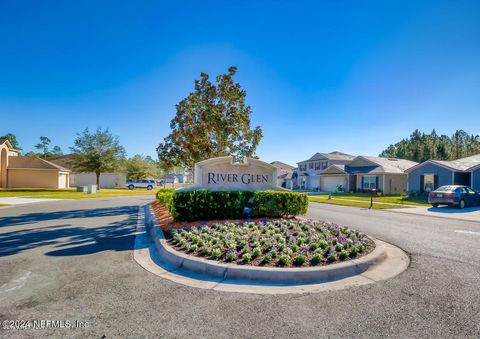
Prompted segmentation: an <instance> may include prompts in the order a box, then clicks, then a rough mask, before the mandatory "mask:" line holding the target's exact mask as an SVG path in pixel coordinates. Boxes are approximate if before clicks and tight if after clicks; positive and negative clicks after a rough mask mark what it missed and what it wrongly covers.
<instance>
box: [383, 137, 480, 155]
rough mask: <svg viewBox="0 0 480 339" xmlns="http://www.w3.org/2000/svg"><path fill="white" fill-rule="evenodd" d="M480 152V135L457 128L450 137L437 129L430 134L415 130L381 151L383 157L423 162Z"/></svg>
mask: <svg viewBox="0 0 480 339" xmlns="http://www.w3.org/2000/svg"><path fill="white" fill-rule="evenodd" d="M479 153H480V136H479V135H478V134H477V135H475V134H468V133H467V132H465V131H464V130H457V131H455V133H454V134H453V135H452V136H451V137H449V136H447V135H438V134H437V132H436V131H435V129H434V130H433V131H432V132H431V133H430V134H425V133H422V132H420V131H419V130H418V129H417V130H415V131H414V132H413V133H412V134H411V135H410V137H409V138H407V139H403V140H401V141H399V142H397V143H396V144H394V145H390V146H388V147H387V149H385V150H383V151H382V153H380V156H381V157H388V158H400V159H408V160H413V161H417V162H423V161H426V160H428V159H436V160H455V159H459V158H464V157H468V156H471V155H475V154H479Z"/></svg>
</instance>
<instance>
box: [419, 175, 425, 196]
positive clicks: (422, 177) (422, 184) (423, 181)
mask: <svg viewBox="0 0 480 339" xmlns="http://www.w3.org/2000/svg"><path fill="white" fill-rule="evenodd" d="M424 186H425V176H424V175H423V174H422V175H421V176H420V192H422V193H423V191H424Z"/></svg>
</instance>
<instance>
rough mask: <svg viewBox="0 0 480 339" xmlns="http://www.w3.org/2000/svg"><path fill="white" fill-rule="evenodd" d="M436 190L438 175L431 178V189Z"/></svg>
mask: <svg viewBox="0 0 480 339" xmlns="http://www.w3.org/2000/svg"><path fill="white" fill-rule="evenodd" d="M437 188H438V174H435V175H434V176H433V189H434V190H436V189H437Z"/></svg>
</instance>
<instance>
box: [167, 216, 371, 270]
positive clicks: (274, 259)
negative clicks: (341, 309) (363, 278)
mask: <svg viewBox="0 0 480 339" xmlns="http://www.w3.org/2000/svg"><path fill="white" fill-rule="evenodd" d="M167 238H168V242H169V244H170V245H172V246H173V247H174V248H175V249H177V250H179V251H183V252H186V253H188V254H190V255H195V256H201V257H205V258H207V259H212V260H217V261H222V262H227V263H237V264H249V265H256V266H286V267H288V266H307V265H327V264H331V263H335V262H338V261H345V260H350V259H352V258H356V257H358V256H362V255H365V254H367V253H369V252H371V251H372V250H373V248H374V247H375V245H374V243H373V241H371V240H370V239H369V238H368V237H367V236H366V235H365V234H364V233H361V232H359V231H356V230H351V229H349V228H348V227H340V226H338V225H336V224H333V223H327V222H323V221H313V220H299V219H274V220H262V221H256V222H254V221H252V222H248V221H247V222H239V223H233V222H225V223H215V224H213V225H210V226H207V225H203V226H200V227H184V228H182V229H172V230H170V231H169V232H167Z"/></svg>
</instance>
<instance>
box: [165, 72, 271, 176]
mask: <svg viewBox="0 0 480 339" xmlns="http://www.w3.org/2000/svg"><path fill="white" fill-rule="evenodd" d="M236 72H237V68H236V67H230V68H229V69H228V73H226V74H222V75H219V76H217V77H216V83H212V82H211V81H210V80H209V76H208V74H206V73H201V74H200V80H195V87H194V91H193V92H191V93H190V94H189V95H188V96H187V97H186V98H185V99H183V100H182V101H180V103H179V104H177V106H176V109H177V112H176V115H175V117H174V118H173V120H172V121H171V122H170V128H171V129H172V131H171V133H170V135H168V136H167V137H166V138H165V139H164V141H163V143H160V144H159V146H158V148H157V152H158V158H159V159H160V162H161V163H162V166H163V167H164V168H173V167H175V166H180V167H183V168H186V169H187V170H190V171H191V170H193V167H194V164H195V163H196V162H198V161H201V160H205V159H208V158H212V157H219V156H227V155H232V156H234V157H235V158H236V159H241V158H243V157H246V156H247V157H253V156H255V150H256V148H257V146H258V143H259V142H260V139H261V138H262V129H261V128H260V127H258V126H257V127H255V128H254V129H251V127H250V114H251V113H252V110H251V108H250V106H249V105H247V104H246V103H245V97H246V95H247V93H246V92H245V90H243V89H242V88H241V87H240V84H239V83H237V82H235V81H234V79H233V77H234V75H235V73H236Z"/></svg>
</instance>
